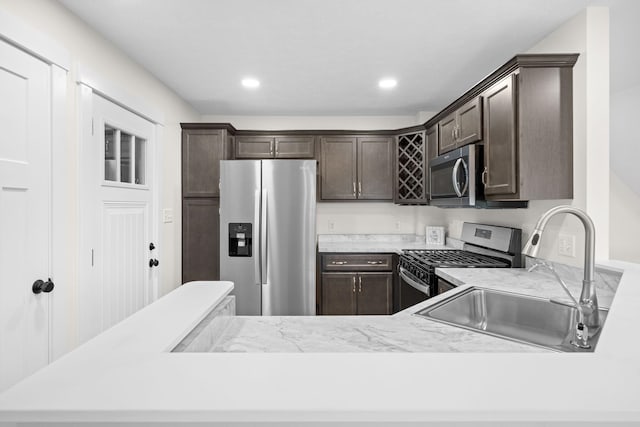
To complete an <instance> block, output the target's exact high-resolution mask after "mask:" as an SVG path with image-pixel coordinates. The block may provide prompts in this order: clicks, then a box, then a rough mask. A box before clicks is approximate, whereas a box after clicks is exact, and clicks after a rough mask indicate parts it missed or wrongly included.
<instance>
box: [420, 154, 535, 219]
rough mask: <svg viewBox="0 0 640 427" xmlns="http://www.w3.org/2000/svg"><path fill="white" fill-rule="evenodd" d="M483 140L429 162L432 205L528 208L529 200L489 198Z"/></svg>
mask: <svg viewBox="0 0 640 427" xmlns="http://www.w3.org/2000/svg"><path fill="white" fill-rule="evenodd" d="M483 163H484V158H483V146H482V144H471V145H465V146H464V147H462V148H457V149H455V150H453V151H450V152H448V153H446V154H443V155H442V156H438V157H436V158H435V159H433V160H431V161H430V162H429V183H430V190H431V205H433V206H438V207H442V208H483V209H484V208H526V207H527V205H528V202H526V201H510V200H509V201H493V200H492V201H487V200H485V197H484V185H483V184H482V170H483Z"/></svg>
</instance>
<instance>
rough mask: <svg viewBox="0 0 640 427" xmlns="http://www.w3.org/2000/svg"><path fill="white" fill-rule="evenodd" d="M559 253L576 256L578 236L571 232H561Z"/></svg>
mask: <svg viewBox="0 0 640 427" xmlns="http://www.w3.org/2000/svg"><path fill="white" fill-rule="evenodd" d="M558 254H560V255H564V256H568V257H573V258H575V256H576V236H573V235H571V234H560V235H559V236H558Z"/></svg>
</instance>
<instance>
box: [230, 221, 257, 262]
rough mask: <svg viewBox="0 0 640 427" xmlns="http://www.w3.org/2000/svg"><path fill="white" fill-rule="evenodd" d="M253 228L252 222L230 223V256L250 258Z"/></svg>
mask: <svg viewBox="0 0 640 427" xmlns="http://www.w3.org/2000/svg"><path fill="white" fill-rule="evenodd" d="M252 228H253V227H252V226H251V223H250V222H231V223H229V256H230V257H250V256H251V246H252V240H253V235H252Z"/></svg>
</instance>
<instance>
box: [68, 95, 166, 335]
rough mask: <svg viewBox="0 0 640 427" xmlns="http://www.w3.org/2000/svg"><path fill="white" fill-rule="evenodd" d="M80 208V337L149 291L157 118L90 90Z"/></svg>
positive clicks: (130, 309) (142, 300) (146, 298)
mask: <svg viewBox="0 0 640 427" xmlns="http://www.w3.org/2000/svg"><path fill="white" fill-rule="evenodd" d="M92 104H93V138H92V140H91V141H90V142H89V144H90V145H91V147H90V149H88V150H87V151H86V152H87V156H85V157H84V159H85V160H86V161H87V162H88V166H89V167H88V168H86V170H87V171H88V174H89V177H88V178H89V179H88V185H89V191H88V192H87V194H88V197H89V200H88V201H87V203H88V204H89V206H88V209H87V212H86V215H90V216H91V218H90V219H89V221H92V223H93V226H92V227H90V228H89V230H90V232H89V233H88V235H87V236H81V239H91V240H92V242H91V244H90V245H89V246H88V247H89V248H90V250H91V256H90V257H89V256H87V257H82V260H84V261H85V262H90V263H91V266H90V269H91V271H92V273H91V278H92V280H90V281H89V282H87V283H81V284H80V286H84V287H88V288H90V289H89V290H90V292H88V293H87V292H85V293H84V295H89V298H90V299H91V300H92V302H91V303H89V304H85V301H84V300H83V301H81V307H80V311H81V313H82V312H84V316H82V314H81V316H82V317H84V318H83V319H81V328H80V332H81V339H82V340H86V339H88V338H91V337H92V336H94V335H96V334H97V333H99V332H101V331H103V330H105V329H107V328H109V327H110V326H112V325H114V324H115V323H117V322H119V321H120V320H122V319H124V318H125V317H127V316H129V315H131V314H132V313H134V312H135V311H137V310H139V309H140V308H142V307H144V306H145V305H147V304H149V303H150V302H151V301H152V300H153V299H154V297H155V289H154V285H155V283H154V277H155V274H154V273H155V271H156V270H157V263H156V265H153V264H150V261H153V260H155V259H157V249H151V247H150V245H151V244H152V243H153V240H154V239H153V236H154V229H153V214H152V213H153V212H152V210H153V197H154V192H153V176H154V174H153V168H154V164H153V163H154V162H153V159H154V156H153V155H152V150H153V148H154V147H153V144H154V131H155V126H154V125H153V124H152V123H151V122H149V121H147V120H145V119H143V118H142V117H140V116H138V115H136V114H134V113H131V112H129V111H127V110H126V109H124V108H122V107H120V106H118V105H117V104H114V103H113V102H111V101H109V100H107V99H105V98H103V97H101V96H99V95H95V94H94V95H93V102H92Z"/></svg>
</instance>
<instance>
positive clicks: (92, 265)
mask: <svg viewBox="0 0 640 427" xmlns="http://www.w3.org/2000/svg"><path fill="white" fill-rule="evenodd" d="M91 267H93V249H91Z"/></svg>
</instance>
